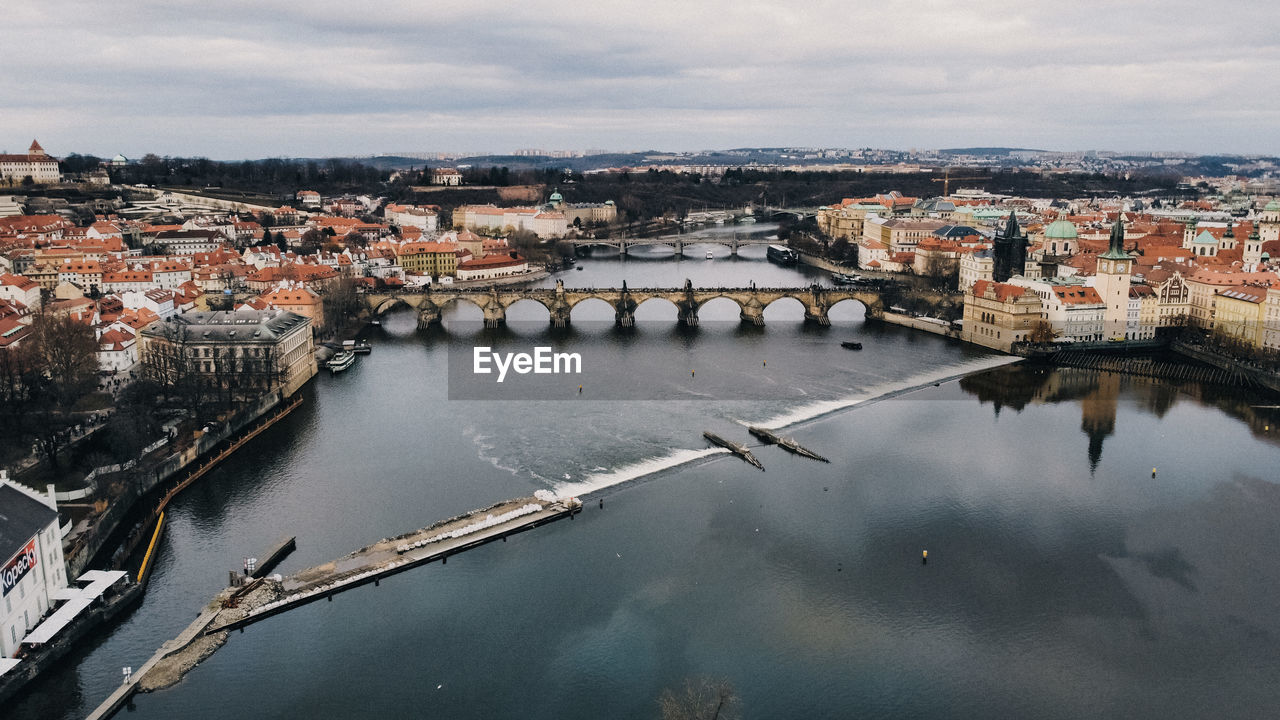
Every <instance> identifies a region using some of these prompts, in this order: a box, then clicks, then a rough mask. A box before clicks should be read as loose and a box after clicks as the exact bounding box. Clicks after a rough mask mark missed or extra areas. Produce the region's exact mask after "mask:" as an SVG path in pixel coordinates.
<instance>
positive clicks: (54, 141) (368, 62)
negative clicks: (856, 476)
mask: <svg viewBox="0 0 1280 720" xmlns="http://www.w3.org/2000/svg"><path fill="white" fill-rule="evenodd" d="M1158 9H1159V12H1158V13H1157V12H1153V11H1152V10H1151V9H1150V8H1149V6H1139V5H1135V6H1123V7H1118V6H1116V5H1115V4H1113V3H1104V2H1095V1H1092V0H1091V1H1088V2H1081V3H1075V4H1072V5H1071V6H1070V7H1067V6H1063V5H1061V4H1057V3H1049V2H1013V1H1004V0H1001V1H1000V2H983V3H979V4H976V5H975V4H969V5H964V6H953V5H950V4H945V3H931V2H914V3H905V4H897V5H887V4H876V5H871V6H865V7H849V6H848V5H847V4H844V3H837V2H813V3H806V4H805V5H804V6H803V7H796V6H792V5H783V4H777V5H770V4H767V3H745V4H744V3H727V2H705V3H675V2H655V3H649V4H645V5H643V6H633V5H631V4H626V3H619V2H600V3H594V4H592V5H591V6H590V7H583V8H573V7H569V6H566V5H564V4H559V3H557V4H551V3H539V2H534V3H524V4H519V5H514V6H513V5H510V4H507V3H497V2H491V1H490V0H477V1H476V2H470V3H465V4H461V3H460V4H451V5H443V6H435V5H431V6H428V5H422V4H418V3H411V2H407V1H393V2H384V3H378V4H377V5H373V6H369V7H365V6H355V5H351V4H349V3H339V2H329V1H327V0H318V1H316V2H311V3H307V4H303V5H295V4H291V3H282V2H247V1H239V0H237V1H234V2H223V3H217V4H214V5H210V4H207V3H199V2H194V1H188V2H172V3H149V2H140V3H125V4H110V5H104V4H100V3H90V2H72V1H68V0H53V1H51V2H33V1H30V0H19V2H16V3H13V4H11V6H8V7H6V20H5V26H4V29H3V30H0V37H2V39H3V42H0V59H2V60H3V61H4V63H5V64H6V66H7V67H8V69H9V72H7V73H5V75H4V77H3V78H0V92H3V94H4V96H5V97H6V98H7V100H6V112H5V113H4V114H3V116H0V149H5V148H7V149H8V150H9V151H10V152H21V151H22V150H23V149H25V147H26V145H27V144H29V142H30V140H31V138H32V137H37V138H39V139H40V141H41V143H42V144H44V145H45V147H46V148H47V149H48V150H49V152H50V153H52V154H54V155H66V154H68V153H71V152H79V153H87V154H95V155H99V156H106V157H110V156H112V155H115V154H116V153H121V154H124V155H126V156H128V157H137V156H140V155H142V154H144V153H147V152H154V153H157V154H160V155H183V156H207V157H210V158H215V159H228V160H232V159H243V158H260V157H281V156H285V157H328V156H362V155H377V154H384V153H388V152H395V150H394V149H395V148H418V150H417V151H416V152H422V153H425V152H437V151H438V152H449V151H453V150H459V149H463V150H465V149H468V148H474V149H479V150H482V151H488V152H492V153H510V152H513V151H515V150H518V149H522V148H546V149H548V150H553V149H562V150H576V149H584V150H585V149H587V148H630V149H644V150H649V149H652V150H657V151H671V152H681V151H696V150H704V149H727V148H735V147H806V146H807V147H848V148H859V147H876V148H886V149H899V150H907V149H910V148H947V147H975V146H1000V147H1025V148H1039V149H1045V150H1051V151H1083V150H1087V149H1098V150H1117V151H1125V150H1131V149H1134V148H1141V149H1142V150H1143V151H1184V152H1193V153H1199V154H1218V153H1222V154H1238V155H1252V154H1266V155H1280V135H1277V134H1276V133H1275V132H1274V128H1275V127H1277V126H1278V125H1280V97H1277V94H1276V93H1275V92H1274V84H1275V80H1274V78H1275V77H1276V76H1277V74H1278V73H1277V70H1280V38H1278V36H1277V33H1275V32H1274V28H1275V27H1276V26H1277V25H1280V7H1277V6H1275V5H1272V4H1269V3H1252V2H1245V3H1233V4H1230V5H1226V6H1212V7H1211V6H1208V5H1204V4H1200V3H1193V2H1187V1H1185V0H1177V1H1175V2H1170V3H1164V4H1161V5H1160V6H1159V8H1158Z"/></svg>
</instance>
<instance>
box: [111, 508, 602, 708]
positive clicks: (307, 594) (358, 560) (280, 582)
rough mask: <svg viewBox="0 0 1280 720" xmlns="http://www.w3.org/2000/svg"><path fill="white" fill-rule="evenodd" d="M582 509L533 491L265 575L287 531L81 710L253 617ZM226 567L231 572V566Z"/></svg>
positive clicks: (137, 687)
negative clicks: (248, 570)
mask: <svg viewBox="0 0 1280 720" xmlns="http://www.w3.org/2000/svg"><path fill="white" fill-rule="evenodd" d="M581 511H582V503H581V502H580V501H579V500H577V499H576V498H569V499H564V500H561V499H558V498H555V497H554V496H552V495H551V494H550V493H545V492H544V491H539V492H538V495H537V496H535V497H528V498H516V499H514V500H507V501H504V502H500V503H496V504H494V505H491V506H489V507H487V508H482V509H480V510H475V511H472V512H469V513H465V514H462V515H458V516H456V517H452V518H449V519H448V520H443V521H440V522H437V523H434V524H432V525H429V526H427V527H424V528H421V529H419V530H415V531H413V532H410V533H406V534H404V535H399V536H396V537H393V538H384V539H382V540H379V541H378V542H376V543H374V544H372V545H370V546H368V547H365V548H361V549H360V550H357V551H355V552H353V553H350V554H348V555H345V556H343V557H341V558H338V559H337V560H334V561H332V562H328V563H325V564H323V565H318V566H316V567H312V568H308V569H306V570H302V571H300V572H297V573H294V574H292V575H289V576H286V577H283V578H282V577H280V576H278V575H277V576H268V575H267V573H268V572H269V569H270V567H271V566H272V565H273V564H274V563H276V562H279V560H280V559H282V558H284V557H285V556H286V555H288V554H289V553H290V552H292V551H293V549H294V548H295V547H296V541H295V538H293V537H292V536H290V537H285V538H282V539H281V540H279V541H277V542H276V543H275V544H274V545H273V546H272V548H271V550H270V552H269V553H268V554H267V556H266V561H265V562H264V563H262V565H261V566H260V568H261V572H260V573H258V572H255V573H254V574H255V575H259V574H260V575H261V577H255V578H254V579H252V580H249V581H247V582H245V583H244V584H240V585H238V586H232V587H228V588H226V589H224V590H222V591H221V592H219V593H218V594H217V596H215V597H214V598H213V600H212V601H211V602H210V603H209V604H208V605H206V606H205V608H204V610H203V612H201V614H200V616H199V617H198V618H197V619H196V621H195V622H193V623H192V624H191V625H190V626H188V627H187V629H186V630H184V631H183V632H182V634H180V635H179V636H178V637H177V638H175V639H173V640H170V641H169V642H166V643H165V644H164V645H162V646H161V647H160V649H159V650H157V651H156V653H155V655H153V656H152V657H151V659H150V660H148V661H147V662H146V663H145V664H144V665H143V666H142V667H141V668H139V669H138V670H137V672H135V673H133V675H132V676H131V677H130V678H129V679H128V680H127V681H126V682H125V683H123V684H122V685H121V686H120V687H118V688H117V689H116V691H115V692H113V693H112V694H111V696H110V697H108V698H107V699H106V700H105V701H104V702H103V703H102V704H101V705H100V706H99V707H98V708H97V709H96V710H94V712H93V713H92V714H91V715H90V716H89V718H90V720H103V719H105V718H108V717H110V716H111V715H112V714H113V713H115V712H116V711H117V710H119V709H120V708H121V707H123V706H124V705H125V704H127V703H128V701H129V699H130V698H131V697H132V696H133V695H134V694H135V693H138V692H144V693H145V692H151V691H153V690H159V689H162V688H165V687H169V686H171V685H173V684H175V683H177V682H178V681H179V680H181V679H182V677H183V676H184V675H185V674H186V673H187V672H189V671H190V670H191V669H192V668H194V667H195V666H196V665H198V664H199V663H200V662H202V661H204V660H205V659H206V658H208V657H209V656H210V655H212V654H213V653H214V652H215V651H216V650H217V649H218V648H219V647H221V646H222V645H223V644H224V643H225V642H226V640H227V636H228V633H229V631H231V630H242V629H244V628H245V627H246V626H248V625H252V624H253V623H256V622H258V621H260V620H265V619H267V618H269V617H272V616H274V615H279V614H280V613H283V612H287V611H289V610H292V609H294V608H297V607H301V606H303V605H306V604H308V603H312V602H316V601H318V600H322V599H328V600H332V599H333V596H334V595H337V594H338V593H341V592H345V591H347V590H352V589H354V588H357V587H360V586H362V585H368V584H373V585H377V584H378V583H379V582H381V581H382V580H384V579H386V578H388V577H391V576H392V575H396V574H398V573H402V572H405V571H407V570H412V569H413V568H416V567H419V566H421V565H425V564H427V563H431V562H435V561H436V560H439V561H440V562H441V564H446V563H447V562H448V559H449V557H450V556H452V555H457V554H458V553H461V552H465V551H467V550H470V549H472V548H475V547H479V546H481V545H485V544H487V543H491V542H494V541H497V540H502V541H503V542H506V539H507V538H508V537H510V536H511V535H515V534H517V533H521V532H524V531H525V530H530V529H532V528H535V527H538V526H540V525H546V524H547V523H550V522H554V521H556V520H560V519H563V518H566V517H568V518H572V517H573V516H574V515H575V514H577V513H579V512H581ZM233 574H234V573H233Z"/></svg>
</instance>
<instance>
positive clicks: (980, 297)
mask: <svg viewBox="0 0 1280 720" xmlns="http://www.w3.org/2000/svg"><path fill="white" fill-rule="evenodd" d="M1042 320H1043V313H1042V309H1041V303H1040V298H1039V297H1038V296H1037V295H1036V294H1035V293H1034V292H1032V291H1031V290H1030V289H1029V288H1025V287H1021V286H1019V285H1009V284H1006V283H996V282H991V281H990V280H979V281H977V282H976V283H974V284H973V287H971V288H969V289H968V290H966V291H965V294H964V329H963V331H962V332H961V336H960V337H961V339H963V340H964V341H966V342H971V343H975V344H977V345H982V346H983V347H989V348H992V349H993V350H1000V351H1003V352H1009V350H1010V348H1012V347H1013V344H1014V343H1016V342H1021V341H1024V340H1027V339H1029V336H1030V335H1031V333H1032V331H1033V330H1035V327H1036V325H1037V324H1039V323H1040V322H1041V321H1042Z"/></svg>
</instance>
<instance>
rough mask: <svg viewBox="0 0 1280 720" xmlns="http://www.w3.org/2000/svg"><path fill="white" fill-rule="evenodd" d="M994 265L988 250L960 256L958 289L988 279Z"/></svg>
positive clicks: (965, 288)
mask: <svg viewBox="0 0 1280 720" xmlns="http://www.w3.org/2000/svg"><path fill="white" fill-rule="evenodd" d="M859 264H861V263H859ZM994 265H995V262H994V260H993V258H992V256H991V251H990V250H979V251H977V252H971V253H967V254H965V255H962V256H960V279H959V288H960V290H961V291H962V292H963V291H965V290H968V289H969V288H971V287H973V284H974V283H976V282H978V281H979V280H990V279H991V275H992V272H993V267H994Z"/></svg>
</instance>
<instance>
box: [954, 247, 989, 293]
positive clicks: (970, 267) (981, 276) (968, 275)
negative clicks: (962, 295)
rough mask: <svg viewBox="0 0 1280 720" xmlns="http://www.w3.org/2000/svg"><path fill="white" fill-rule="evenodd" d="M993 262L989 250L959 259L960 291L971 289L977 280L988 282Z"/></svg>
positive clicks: (968, 254)
mask: <svg viewBox="0 0 1280 720" xmlns="http://www.w3.org/2000/svg"><path fill="white" fill-rule="evenodd" d="M994 265H995V261H994V260H993V258H992V255H991V251H990V250H979V251H978V252H971V253H967V254H965V255H962V256H961V257H960V290H961V291H962V292H963V291H965V290H968V289H969V288H971V287H973V284H974V283H976V282H978V281H979V280H990V279H991V275H992V272H993V268H994Z"/></svg>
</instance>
